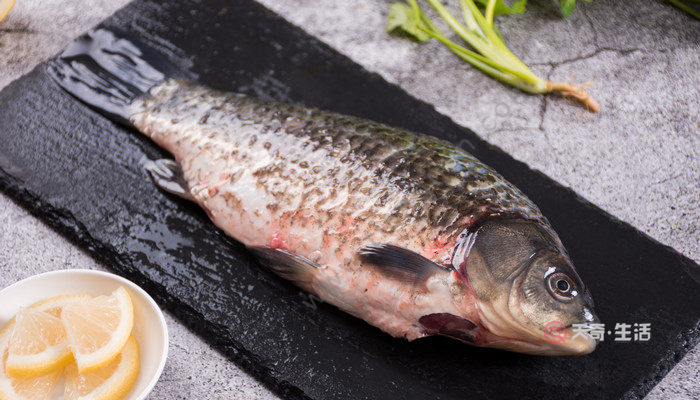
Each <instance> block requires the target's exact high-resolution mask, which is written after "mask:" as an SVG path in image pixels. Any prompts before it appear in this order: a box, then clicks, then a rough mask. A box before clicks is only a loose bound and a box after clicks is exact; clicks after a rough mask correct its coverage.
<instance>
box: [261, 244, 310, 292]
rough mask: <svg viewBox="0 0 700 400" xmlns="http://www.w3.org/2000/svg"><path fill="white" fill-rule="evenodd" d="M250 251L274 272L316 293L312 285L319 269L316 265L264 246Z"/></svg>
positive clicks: (284, 251)
mask: <svg viewBox="0 0 700 400" xmlns="http://www.w3.org/2000/svg"><path fill="white" fill-rule="evenodd" d="M248 249H250V251H252V252H253V254H255V255H256V256H257V257H258V259H259V260H260V262H261V263H262V264H263V265H264V266H265V267H267V268H269V269H270V270H272V272H274V273H275V274H277V275H279V276H280V277H282V278H284V279H286V280H288V281H291V282H293V283H294V284H296V285H297V286H299V287H300V288H302V289H304V290H306V291H307V292H310V293H314V291H313V288H312V287H311V283H312V282H313V280H314V274H315V273H316V269H317V268H318V266H317V265H316V264H314V263H313V262H311V261H310V260H307V259H306V258H304V257H300V256H298V255H296V254H292V253H290V252H288V251H286V250H282V249H273V248H272V247H263V246H251V247H248Z"/></svg>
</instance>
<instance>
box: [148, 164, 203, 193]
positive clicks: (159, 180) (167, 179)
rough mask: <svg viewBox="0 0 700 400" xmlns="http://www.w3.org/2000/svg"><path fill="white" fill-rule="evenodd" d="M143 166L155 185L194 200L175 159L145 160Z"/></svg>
mask: <svg viewBox="0 0 700 400" xmlns="http://www.w3.org/2000/svg"><path fill="white" fill-rule="evenodd" d="M143 166H144V168H146V171H148V173H149V174H151V178H153V182H155V184H156V186H158V187H159V188H161V189H162V190H164V191H166V192H168V193H171V194H174V195H176V196H179V197H182V198H183V199H185V200H190V201H194V197H193V196H192V193H191V192H190V188H189V186H188V185H187V181H185V177H184V175H183V173H182V167H180V164H178V163H177V162H175V160H169V159H167V158H163V159H160V160H147V161H144V162H143Z"/></svg>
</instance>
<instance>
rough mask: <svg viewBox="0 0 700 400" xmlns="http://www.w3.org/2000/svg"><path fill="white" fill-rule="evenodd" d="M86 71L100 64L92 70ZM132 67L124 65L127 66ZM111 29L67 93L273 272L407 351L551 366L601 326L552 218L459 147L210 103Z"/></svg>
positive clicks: (97, 35)
mask: <svg viewBox="0 0 700 400" xmlns="http://www.w3.org/2000/svg"><path fill="white" fill-rule="evenodd" d="M86 59H89V60H91V61H90V62H86V61H85V60H86ZM125 60H126V61H127V62H124V61H125ZM173 71H175V69H174V68H172V67H171V66H170V65H169V64H168V63H167V62H166V61H164V59H162V58H159V56H158V55H157V54H154V53H153V51H152V50H150V49H148V48H145V47H144V46H143V45H141V44H138V43H137V42H135V41H133V40H131V39H130V38H128V37H125V36H124V35H123V34H119V33H114V32H111V31H107V30H97V31H94V32H91V33H89V34H87V35H86V36H84V37H82V38H80V39H79V40H78V41H77V42H76V43H74V44H73V45H71V46H69V47H68V48H67V49H66V50H65V51H64V53H63V54H62V55H61V56H60V57H59V58H58V59H56V60H54V61H53V62H52V63H51V64H50V73H51V74H52V76H53V77H54V78H55V79H56V81H57V82H58V83H59V84H60V85H61V86H62V87H63V88H64V89H65V90H67V91H68V92H69V93H71V94H73V95H74V96H76V97H78V98H79V99H80V100H82V101H84V102H86V103H87V104H89V105H91V106H93V107H95V108H97V109H98V110H99V111H101V112H103V113H105V114H107V115H109V116H111V117H113V118H115V119H118V120H120V121H121V122H125V123H128V124H129V125H131V126H133V127H135V128H136V129H138V130H139V131H140V132H142V133H143V134H145V135H146V136H148V137H149V138H151V139H152V140H153V141H154V142H155V143H156V144H158V145H159V146H160V147H162V148H164V149H165V150H167V151H168V152H170V153H171V154H172V155H173V156H174V159H175V161H174V162H156V163H154V164H152V165H151V171H152V173H153V175H154V178H155V180H156V182H157V183H158V184H159V185H160V186H161V187H163V188H164V189H166V190H168V191H171V192H173V193H177V194H178V195H180V196H183V197H185V198H188V199H190V200H192V201H195V202H196V203H197V204H199V205H200V206H201V207H202V208H203V209H204V210H206V212H207V214H208V215H209V216H210V218H211V220H212V221H213V223H214V224H215V225H216V226H218V227H219V228H220V229H222V230H223V231H224V232H226V233H227V234H228V235H230V236H231V237H233V238H235V239H236V240H238V241H240V242H242V243H243V244H245V245H246V246H247V247H248V248H249V249H251V251H253V252H254V253H255V254H257V255H258V256H259V258H260V260H261V261H262V263H263V264H265V265H267V266H268V267H269V268H270V269H272V270H273V271H274V272H276V273H277V274H279V275H280V276H282V277H284V278H286V279H289V280H290V281H292V282H294V283H295V284H297V285H298V286H300V287H301V288H303V289H304V290H307V291H308V292H311V293H313V294H315V295H316V296H318V297H319V298H320V299H322V300H323V301H326V302H328V303H331V304H333V305H335V306H337V307H338V308H340V309H342V310H344V311H346V312H348V313H350V314H352V315H355V316H357V317H359V318H362V319H364V320H365V321H367V322H368V323H370V324H372V325H374V326H377V327H379V328H380V329H382V330H383V331H385V332H387V333H388V334H390V335H392V336H395V337H402V338H405V339H408V340H414V339H418V338H421V337H425V336H432V335H445V336H449V337H453V338H455V339H458V340H460V341H463V342H466V343H469V344H472V345H476V346H482V347H493V348H499V349H504V350H510V351H517V352H522V353H530V354H544V355H581V354H587V353H589V352H591V351H593V350H594V348H595V346H596V342H595V341H594V340H593V339H592V338H591V337H590V336H588V335H585V334H583V335H574V332H573V330H572V329H566V330H565V331H566V332H559V331H557V329H558V328H559V329H560V328H565V327H566V328H571V327H572V325H573V324H580V323H593V322H596V321H597V318H596V316H595V314H594V311H593V302H592V299H591V296H590V294H589V292H588V290H587V289H586V287H585V285H584V284H583V282H582V281H581V279H580V277H579V276H578V274H577V273H576V271H575V269H574V267H573V264H572V263H571V261H570V259H569V257H568V255H567V253H566V250H565V249H564V246H563V245H562V243H561V241H560V240H559V238H558V236H557V235H556V233H555V232H554V231H553V229H552V227H551V226H550V224H549V222H548V221H547V219H546V218H545V217H544V216H543V215H542V213H541V212H540V210H539V209H538V208H537V207H536V206H535V205H534V204H533V203H532V202H531V201H530V200H529V199H527V197H526V196H525V195H524V194H523V193H522V192H521V191H520V190H518V189H517V188H516V187H514V186H513V185H512V184H510V183H509V182H507V181H506V180H505V179H504V178H503V177H501V176H500V175H499V174H498V173H496V172H495V171H494V170H492V169H491V168H489V167H488V166H486V165H484V164H483V163H481V162H480V161H478V160H477V159H476V158H474V157H473V156H471V155H469V154H467V153H465V152H464V151H462V150H461V149H458V148H456V147H455V146H454V145H452V144H450V143H447V142H444V141H441V140H438V139H436V138H433V137H429V136H425V135H421V134H416V133H411V132H407V131H405V130H403V129H398V128H393V127H389V126H386V125H382V124H378V123H375V122H371V121H366V120H362V119H358V118H355V117H349V116H344V115H339V114H335V113H330V112H324V111H320V110H316V109H310V108H306V107H303V106H299V105H292V104H280V103H274V102H267V101H262V100H258V99H254V98H250V97H247V96H244V95H240V94H232V93H224V92H219V91H216V90H212V89H209V88H206V87H203V86H201V85H198V84H197V83H195V82H193V81H191V80H188V79H183V78H182V76H179V74H177V73H176V72H173Z"/></svg>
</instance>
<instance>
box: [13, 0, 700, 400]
mask: <svg viewBox="0 0 700 400" xmlns="http://www.w3.org/2000/svg"><path fill="white" fill-rule="evenodd" d="M260 1H261V3H263V4H265V5H266V6H268V7H269V8H271V9H272V10H274V11H276V12H278V13H279V14H281V15H282V16H283V17H285V18H287V19H288V20H289V21H291V22H292V23H295V24H297V25H299V26H301V27H303V29H305V30H306V31H307V32H309V33H311V34H312V35H314V36H316V37H318V38H320V39H321V40H323V41H325V42H326V43H328V44H329V45H331V46H332V47H334V48H336V49H337V50H338V51H340V52H342V53H344V54H346V55H347V56H349V57H350V58H352V59H353V60H355V61H356V62H358V63H359V64H361V65H363V66H365V67H366V68H367V69H369V70H371V71H375V72H377V73H379V74H380V75H382V76H383V77H384V78H385V79H387V80H388V81H390V82H393V83H396V84H398V85H399V86H401V87H402V88H403V89H405V90H406V91H407V92H409V93H411V94H412V95H413V96H415V97H417V98H420V99H422V100H424V101H427V102H429V103H431V104H433V105H435V107H436V109H437V110H438V111H440V112H442V113H444V114H446V115H448V116H450V117H451V118H453V119H454V120H455V121H456V122H458V123H460V124H462V125H464V126H467V127H470V128H472V129H474V130H475V131H476V132H477V133H479V134H481V135H483V137H484V138H485V139H486V140H488V141H490V142H491V143H494V144H496V145H498V146H500V147H501V148H503V149H505V150H506V151H508V152H509V153H511V154H512V155H513V156H514V157H516V158H518V159H520V160H522V161H525V162H527V163H528V164H529V165H531V166H532V167H534V168H537V169H540V170H542V171H543V172H545V173H546V174H547V175H549V176H551V177H553V178H554V179H556V180H558V181H559V182H562V183H563V184H565V185H568V186H571V187H572V188H573V189H574V190H576V191H577V192H578V193H580V194H581V195H582V196H584V197H585V198H587V199H588V200H590V201H592V202H593V203H595V204H597V205H599V206H601V207H602V208H604V209H605V210H607V211H608V212H610V213H611V214H613V215H615V216H617V217H618V218H620V219H622V220H624V221H626V222H629V223H630V224H632V225H633V226H635V227H637V228H638V229H640V230H642V231H644V232H646V233H648V234H649V235H651V236H652V237H654V238H656V239H657V240H659V241H661V242H663V243H665V244H668V245H670V246H672V247H674V248H675V249H677V250H679V251H681V252H682V253H683V254H685V255H687V256H689V257H691V258H693V259H694V260H699V259H700V245H699V244H698V243H699V241H698V231H697V229H698V219H699V213H698V208H697V206H696V204H697V203H698V200H699V199H698V198H699V193H700V191H699V189H700V181H699V180H698V179H697V173H698V154H697V153H698V133H699V132H700V129H699V128H700V126H699V125H700V123H699V117H700V113H699V112H698V110H699V106H698V104H700V103H699V100H700V94H699V92H698V88H699V87H700V74H698V72H697V71H698V70H699V69H700V68H699V67H700V49H699V48H698V42H699V39H700V24H699V23H697V22H695V21H693V20H690V19H689V18H687V17H686V16H685V15H683V14H681V13H680V12H678V11H677V10H675V9H673V8H671V7H669V6H667V5H666V4H665V3H664V2H662V1H658V0H650V1H634V2H627V1H612V0H596V1H595V2H593V3H591V4H581V6H580V8H579V9H578V10H577V11H576V12H575V13H574V14H573V15H572V16H571V18H570V19H568V20H563V19H561V18H560V17H559V16H558V15H557V14H556V12H555V9H554V8H553V7H552V6H551V2H548V1H540V2H535V1H531V2H530V4H529V9H528V12H527V13H526V14H524V15H522V16H516V17H506V18H503V19H502V21H501V23H500V24H499V26H500V28H501V32H502V33H503V35H504V37H505V39H506V42H507V43H508V44H509V45H510V46H511V48H512V49H513V51H514V52H515V53H516V54H518V55H519V56H521V57H522V58H523V60H524V61H525V62H527V63H528V64H530V65H531V66H532V67H533V69H534V70H535V71H536V72H537V73H539V74H541V75H542V76H544V77H548V78H549V79H553V80H569V81H573V82H575V83H583V82H588V81H595V85H593V86H591V87H589V88H588V89H589V92H590V93H591V94H592V95H593V96H594V97H595V98H596V99H597V100H598V101H599V102H600V104H601V113H599V114H592V113H589V112H588V111H586V110H584V109H582V108H580V107H578V106H576V105H574V104H573V103H571V102H570V101H568V100H565V99H561V98H558V97H542V96H528V95H525V94H522V93H520V92H518V91H516V90H512V89H510V88H507V87H505V86H503V85H501V84H500V83H498V82H495V81H493V80H491V79H489V78H487V77H485V76H484V75H482V74H480V73H478V72H476V71H475V70H474V69H472V68H470V67H469V66H467V65H465V64H464V63H463V62H461V61H459V60H458V59H457V58H456V57H454V56H453V55H452V54H450V53H449V52H448V51H446V50H445V49H443V48H442V47H441V46H439V45H437V44H436V43H428V44H424V45H417V44H413V43H411V42H408V41H405V40H403V39H397V38H392V37H389V36H387V35H386V34H385V33H384V19H385V17H386V13H387V10H388V6H389V4H390V3H391V1H387V0H356V1H338V0H335V1H334V0H260ZM126 2H127V1H125V0H112V1H105V0H97V1H90V0H72V1H67V0H48V1H46V0H44V1H40V0H18V5H17V7H16V9H15V10H13V11H12V13H11V14H10V16H9V17H8V19H7V20H6V21H4V22H3V23H2V24H0V88H2V87H4V86H5V85H6V84H7V83H9V82H10V81H11V80H12V79H16V78H17V77H19V76H20V75H21V74H23V73H25V72H27V71H28V70H29V69H31V68H32V67H33V66H34V65H35V64H36V63H37V62H39V61H41V60H42V59H44V58H46V57H48V56H50V55H52V54H54V53H56V52H57V51H58V50H59V49H60V48H62V47H63V46H64V45H65V44H66V43H67V42H68V41H69V40H70V39H71V38H73V37H75V36H76V35H77V34H78V33H80V32H82V31H84V30H86V29H87V28H88V27H90V26H91V25H93V24H95V23H96V22H98V21H99V20H101V19H103V18H104V17H105V16H107V15H108V14H110V13H111V12H113V11H114V10H115V9H116V8H118V7H120V6H121V5H123V4H125V3H126ZM449 3H452V4H454V3H455V2H454V1H452V2H449ZM579 3H581V2H579ZM9 226H11V229H10V228H7V227H9ZM76 265H78V266H94V267H99V266H96V265H95V262H94V261H92V260H90V259H89V257H87V256H85V255H84V253H82V252H81V251H80V250H78V249H76V248H74V247H73V246H71V245H70V244H68V243H66V242H65V241H63V239H61V238H60V237H58V236H57V235H56V234H55V233H53V232H51V231H49V230H48V229H47V228H46V227H44V226H43V224H41V223H40V222H38V221H36V220H35V219H34V218H33V217H31V216H29V215H28V214H27V213H26V212H25V211H23V210H22V209H20V208H19V207H17V206H15V205H14V204H12V203H11V202H10V201H9V200H7V198H4V197H1V195H0V268H2V270H3V271H4V272H3V273H2V274H0V287H2V286H5V285H6V284H8V283H11V282H13V281H14V280H17V279H20V278H22V277H25V276H29V275H31V274H33V273H36V272H40V271H43V270H49V269H58V268H63V267H67V266H76ZM30 267H31V268H30ZM32 268H34V269H32ZM5 271H9V272H5ZM169 323H170V324H171V328H172V330H173V332H172V340H173V346H172V347H171V351H172V353H171V359H170V361H169V364H168V368H167V370H166V373H165V374H164V376H163V379H162V381H161V382H160V384H159V386H158V388H157V391H156V393H155V394H154V397H153V398H159V399H161V398H162V399H175V398H217V397H221V398H239V397H240V398H248V397H251V396H252V397H260V398H270V397H273V395H271V394H270V393H268V392H267V391H265V390H264V389H262V388H260V387H259V385H257V384H256V383H255V382H254V381H252V380H251V378H250V377H248V376H246V375H245V374H243V373H242V372H240V371H239V370H238V369H237V368H236V367H235V366H233V365H231V364H230V363H229V362H227V361H226V360H225V359H223V358H222V357H221V356H220V355H219V354H218V353H216V352H215V351H213V350H211V349H210V348H209V347H208V346H206V344H204V343H202V342H201V341H200V340H199V339H198V338H197V337H196V336H194V335H192V334H191V333H190V332H189V331H187V330H186V329H185V328H184V327H182V326H181V325H179V324H178V323H177V322H176V321H174V320H172V319H170V320H169ZM176 343H178V344H180V346H182V347H179V346H178V345H176ZM699 366H700V350H699V348H695V349H694V350H693V351H691V352H690V353H689V354H688V355H687V356H686V357H685V358H684V359H683V360H682V361H681V363H679V364H678V366H676V367H675V368H674V370H673V371H672V372H671V373H670V374H669V375H668V376H667V377H666V378H665V379H664V380H663V381H662V382H661V383H660V384H659V385H658V386H657V387H656V388H655V389H654V390H653V391H652V392H651V393H650V394H649V396H648V398H650V399H669V398H674V399H684V398H700V368H699ZM630 367H631V368H633V367H634V366H630ZM201 371H204V372H201ZM188 377H191V379H188Z"/></svg>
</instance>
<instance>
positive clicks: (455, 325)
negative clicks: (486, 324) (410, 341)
mask: <svg viewBox="0 0 700 400" xmlns="http://www.w3.org/2000/svg"><path fill="white" fill-rule="evenodd" d="M418 322H419V323H420V324H421V325H423V329H425V333H426V334H428V335H443V336H449V337H451V338H454V339H457V340H461V341H463V342H467V343H474V336H475V332H474V329H476V327H477V326H476V324H475V323H473V322H472V321H470V320H468V319H466V318H462V317H459V316H457V315H452V314H449V313H436V314H428V315H424V316H422V317H420V318H419V319H418Z"/></svg>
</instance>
